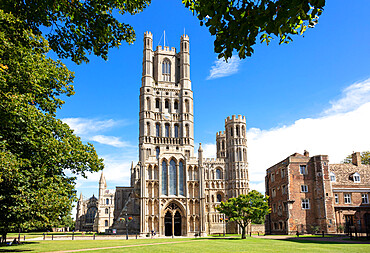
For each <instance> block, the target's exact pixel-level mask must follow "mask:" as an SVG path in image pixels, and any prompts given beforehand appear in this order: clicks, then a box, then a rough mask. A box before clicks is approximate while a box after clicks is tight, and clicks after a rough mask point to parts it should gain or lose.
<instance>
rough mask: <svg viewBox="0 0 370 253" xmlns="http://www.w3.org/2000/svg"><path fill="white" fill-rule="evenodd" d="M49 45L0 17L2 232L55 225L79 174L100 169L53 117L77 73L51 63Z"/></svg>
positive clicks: (0, 13) (10, 17) (67, 208)
mask: <svg viewBox="0 0 370 253" xmlns="http://www.w3.org/2000/svg"><path fill="white" fill-rule="evenodd" d="M48 51H49V46H48V42H47V41H46V40H45V39H44V38H43V37H42V36H41V35H38V34H34V33H33V32H32V30H31V29H29V27H28V25H27V24H26V23H25V22H24V21H23V20H20V19H18V18H16V17H14V16H13V15H12V14H10V13H5V12H4V11H2V10H0V214H1V215H0V231H1V233H2V234H3V235H6V233H7V232H8V231H10V230H18V229H22V230H24V229H32V228H36V227H40V226H41V227H45V226H53V225H55V224H58V223H59V222H60V221H61V220H63V217H65V216H67V215H69V213H70V210H71V207H72V202H73V201H74V200H75V199H76V196H75V195H76V193H75V189H74V185H75V179H76V177H75V176H76V175H78V174H81V175H82V176H85V173H86V172H93V171H99V170H101V169H102V168H103V163H102V160H101V159H99V158H98V156H97V154H96V152H95V149H94V147H93V146H92V145H91V144H86V145H85V144H83V143H82V142H81V140H80V138H79V137H77V136H76V135H74V134H73V130H71V129H70V128H69V126H68V125H67V124H64V123H63V122H62V121H60V120H58V119H56V118H55V113H56V111H57V109H58V108H60V107H61V106H62V104H63V103H64V101H63V100H62V99H61V98H60V96H61V95H64V96H71V95H73V93H74V91H73V86H72V85H71V83H72V81H73V74H72V72H70V71H69V70H68V69H67V68H66V66H65V65H64V64H62V63H61V62H60V61H54V60H52V59H50V58H47V57H46V54H47V52H48Z"/></svg>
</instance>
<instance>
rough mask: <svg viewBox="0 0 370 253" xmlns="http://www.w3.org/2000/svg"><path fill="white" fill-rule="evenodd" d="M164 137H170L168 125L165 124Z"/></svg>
mask: <svg viewBox="0 0 370 253" xmlns="http://www.w3.org/2000/svg"><path fill="white" fill-rule="evenodd" d="M165 130H166V131H165V137H170V125H169V124H166V125H165Z"/></svg>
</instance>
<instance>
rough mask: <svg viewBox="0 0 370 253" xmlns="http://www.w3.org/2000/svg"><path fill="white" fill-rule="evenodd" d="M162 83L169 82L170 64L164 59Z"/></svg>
mask: <svg viewBox="0 0 370 253" xmlns="http://www.w3.org/2000/svg"><path fill="white" fill-rule="evenodd" d="M162 74H163V81H171V62H170V61H169V60H168V59H165V60H164V61H163V63H162Z"/></svg>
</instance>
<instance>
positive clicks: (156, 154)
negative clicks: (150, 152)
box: [155, 147, 159, 159]
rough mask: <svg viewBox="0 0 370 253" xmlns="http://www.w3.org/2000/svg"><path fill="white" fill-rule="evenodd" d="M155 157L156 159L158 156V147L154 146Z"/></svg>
mask: <svg viewBox="0 0 370 253" xmlns="http://www.w3.org/2000/svg"><path fill="white" fill-rule="evenodd" d="M155 157H156V158H157V159H158V158H159V147H156V148H155Z"/></svg>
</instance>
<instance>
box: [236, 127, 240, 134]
mask: <svg viewBox="0 0 370 253" xmlns="http://www.w3.org/2000/svg"><path fill="white" fill-rule="evenodd" d="M236 136H239V126H236Z"/></svg>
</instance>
